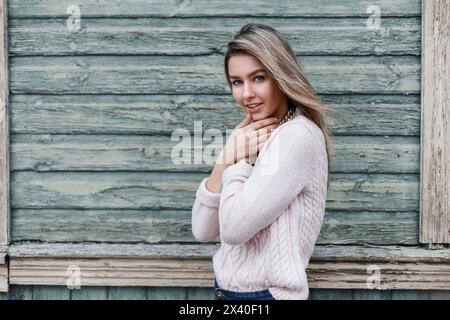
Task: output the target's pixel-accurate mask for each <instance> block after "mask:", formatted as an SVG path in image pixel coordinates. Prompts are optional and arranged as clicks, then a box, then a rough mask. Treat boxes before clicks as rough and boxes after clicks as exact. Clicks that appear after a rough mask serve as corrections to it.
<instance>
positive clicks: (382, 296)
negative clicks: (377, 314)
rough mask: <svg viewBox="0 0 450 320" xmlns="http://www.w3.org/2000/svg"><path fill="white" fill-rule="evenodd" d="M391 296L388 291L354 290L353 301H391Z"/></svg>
mask: <svg viewBox="0 0 450 320" xmlns="http://www.w3.org/2000/svg"><path fill="white" fill-rule="evenodd" d="M390 298H391V294H390V291H387V290H377V289H355V290H352V300H390Z"/></svg>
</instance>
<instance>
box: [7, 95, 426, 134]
mask: <svg viewBox="0 0 450 320" xmlns="http://www.w3.org/2000/svg"><path fill="white" fill-rule="evenodd" d="M321 98H322V100H323V101H324V103H326V104H327V105H328V106H330V107H331V108H333V109H335V110H337V114H336V117H335V119H334V121H331V120H328V119H327V120H328V121H327V125H328V127H329V128H330V130H331V132H332V134H333V135H358V136H361V135H370V136H373V135H406V136H417V137H418V136H420V95H409V96H408V95H322V97H321ZM10 117H11V128H10V131H11V133H31V134H36V133H70V134H74V133H81V134H86V135H87V134H152V135H166V136H171V135H172V133H173V132H174V130H175V129H177V128H180V129H185V130H188V131H189V132H191V133H193V132H194V125H195V121H201V128H202V129H203V131H207V130H209V129H216V130H220V131H223V132H225V131H226V130H227V129H228V130H229V129H232V128H234V127H235V126H236V125H237V124H238V123H239V122H241V121H242V119H243V118H244V117H245V113H244V111H243V110H242V108H241V107H240V106H239V105H237V104H236V102H235V101H234V100H233V97H232V96H231V95H200V94H199V95H196V94H195V95H186V94H177V95H61V96H55V95H51V96H46V95H12V96H11V110H10ZM199 124H200V123H199ZM12 138H14V136H13V137H12ZM49 138H50V137H49Z"/></svg>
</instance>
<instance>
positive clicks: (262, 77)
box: [255, 76, 264, 80]
mask: <svg viewBox="0 0 450 320" xmlns="http://www.w3.org/2000/svg"><path fill="white" fill-rule="evenodd" d="M256 78H261V79H262V80H264V76H256V77H255V79H256Z"/></svg>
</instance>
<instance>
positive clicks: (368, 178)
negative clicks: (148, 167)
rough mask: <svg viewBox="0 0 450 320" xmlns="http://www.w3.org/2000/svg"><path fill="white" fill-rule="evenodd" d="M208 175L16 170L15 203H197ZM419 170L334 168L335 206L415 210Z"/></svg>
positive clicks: (331, 205)
mask: <svg viewBox="0 0 450 320" xmlns="http://www.w3.org/2000/svg"><path fill="white" fill-rule="evenodd" d="M202 178H204V175H199V174H197V173H164V172H78V173H73V172H39V173H36V172H28V171H18V172H14V173H13V174H12V177H11V190H12V197H11V206H12V207H13V208H47V209H51V208H55V209H56V208H58V209H80V208H83V209H156V210H158V209H185V210H190V209H192V204H193V201H194V200H195V190H196V189H197V187H198V184H199V182H200V180H201V179H202ZM418 178H419V177H418V175H417V174H396V175H390V174H377V175H370V174H353V173H352V174H345V173H335V174H331V181H332V182H331V185H330V190H329V191H328V194H327V208H328V209H331V210H364V211H366V210H373V211H394V212H395V211H403V212H404V211H414V210H416V209H417V208H418V201H419V180H418Z"/></svg>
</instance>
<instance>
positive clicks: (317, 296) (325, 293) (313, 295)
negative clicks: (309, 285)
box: [309, 289, 353, 300]
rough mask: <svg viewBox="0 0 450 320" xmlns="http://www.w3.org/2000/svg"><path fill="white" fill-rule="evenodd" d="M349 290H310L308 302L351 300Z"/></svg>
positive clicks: (350, 291) (351, 296)
mask: <svg viewBox="0 0 450 320" xmlns="http://www.w3.org/2000/svg"><path fill="white" fill-rule="evenodd" d="M352 291H353V290H351V289H310V291H309V300H353V292H352Z"/></svg>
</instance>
